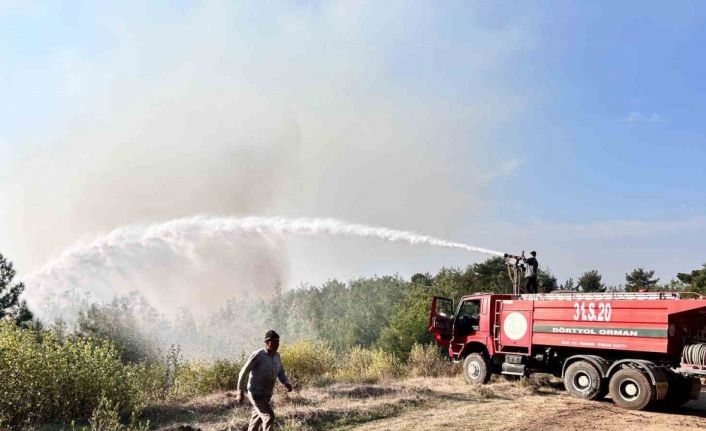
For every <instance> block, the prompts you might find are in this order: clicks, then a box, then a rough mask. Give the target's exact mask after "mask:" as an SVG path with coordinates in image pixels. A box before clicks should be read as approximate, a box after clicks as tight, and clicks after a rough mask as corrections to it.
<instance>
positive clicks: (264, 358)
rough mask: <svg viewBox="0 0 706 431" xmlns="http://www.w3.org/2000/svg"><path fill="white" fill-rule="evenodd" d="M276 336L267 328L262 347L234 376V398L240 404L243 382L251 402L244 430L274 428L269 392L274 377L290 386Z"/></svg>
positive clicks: (288, 390)
mask: <svg viewBox="0 0 706 431" xmlns="http://www.w3.org/2000/svg"><path fill="white" fill-rule="evenodd" d="M277 349H279V335H278V334H277V333H276V332H275V331H273V330H269V331H267V333H266V334H265V348H264V349H259V350H255V351H254V352H252V354H251V355H250V357H249V358H248V360H247V361H246V362H245V364H244V365H243V368H241V370H240V375H239V376H238V395H237V396H236V398H235V401H236V402H237V403H238V404H242V403H243V396H244V393H245V392H246V386H245V382H246V381H247V397H248V399H249V400H250V403H251V404H252V414H251V415H250V425H248V431H255V430H258V429H260V426H262V430H263V431H272V430H274V429H275V412H274V411H273V410H272V404H271V403H270V400H271V399H272V391H273V390H274V388H275V379H279V381H280V382H281V383H282V384H283V385H284V387H285V388H287V392H291V391H292V389H293V387H292V384H291V383H290V382H289V379H288V378H287V375H286V374H285V373H284V366H282V358H280V356H279V353H277Z"/></svg>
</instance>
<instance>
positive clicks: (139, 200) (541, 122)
mask: <svg viewBox="0 0 706 431" xmlns="http://www.w3.org/2000/svg"><path fill="white" fill-rule="evenodd" d="M99 3H100V4H99ZM705 21H706V5H704V3H703V2H670V3H669V4H667V3H656V2H654V3H653V2H644V1H639V2H637V1H636V2H613V3H607V2H596V3H593V4H587V3H586V2H507V3H504V2H483V3H475V2H469V1H463V2H451V1H445V2H426V1H424V2H413V1H408V2H391V1H385V2H356V1H344V2H309V1H297V2H289V3H286V2H252V3H251V4H250V5H247V4H242V3H237V2H222V3H221V2H203V3H192V2H187V1H177V2H134V3H132V2H116V3H114V4H109V3H107V2H89V3H87V4H82V3H69V2H56V3H54V2H47V3H33V2H29V1H21V2H19V1H18V2H13V1H9V2H8V1H2V0H0V97H1V98H2V103H0V192H1V193H2V197H3V199H2V200H0V251H1V252H2V253H3V254H5V255H6V256H8V257H9V258H10V259H12V260H13V261H15V263H16V265H17V267H18V269H19V272H20V273H21V274H27V273H30V272H32V271H33V270H35V269H37V268H38V267H39V266H41V265H42V264H44V263H45V262H46V261H48V260H50V259H52V258H55V257H57V256H58V255H59V254H60V253H61V252H62V250H64V249H65V248H66V247H67V246H70V245H71V244H74V243H75V242H76V241H79V240H83V241H85V240H90V239H92V238H94V237H96V236H98V235H99V234H101V233H104V232H107V231H109V230H111V229H114V228H118V227H120V226H124V225H129V224H132V223H138V222H159V221H163V220H168V219H171V218H175V217H185V216H192V215H197V214H212V215H233V216H247V215H279V216H285V217H300V216H306V217H335V218H340V219H343V220H347V221H351V222H357V223H365V224H371V225H381V226H386V227H391V228H399V229H407V230H413V231H416V232H420V233H424V234H429V235H435V236H439V237H442V238H444V239H449V240H452V241H458V242H466V243H469V244H472V245H478V246H482V247H487V248H491V249H500V250H507V251H512V252H519V251H521V250H522V249H525V250H530V249H536V250H537V251H538V252H539V256H538V257H539V260H540V263H541V264H542V265H543V266H548V267H550V268H551V270H552V271H553V272H554V273H555V274H556V275H557V276H558V277H559V279H560V281H563V280H564V279H566V278H567V277H569V276H573V277H576V276H577V275H579V274H580V273H582V272H584V271H586V270H590V269H594V268H595V269H598V270H599V271H600V272H602V273H603V274H604V275H605V279H606V281H608V282H609V283H612V284H617V283H621V282H623V281H624V274H625V272H628V271H630V270H631V269H633V268H635V267H637V266H643V267H646V268H648V269H655V270H657V275H658V276H659V277H661V278H662V279H664V280H668V279H670V278H672V277H673V276H674V274H675V273H676V272H680V271H690V270H691V269H694V268H697V267H699V266H700V265H701V264H702V263H703V262H704V261H706V253H704V250H705V248H704V245H705V244H706V188H705V187H704V181H703V179H704V174H703V171H704V166H705V162H706V143H705V141H704V136H706V80H705V79H704V76H706V70H705V69H706V67H705V65H706V63H705V62H704V55H703V53H704V50H705V49H706V25H705V24H706V22H705ZM286 247H287V253H288V256H289V257H288V262H289V265H290V269H289V271H288V273H289V274H290V275H291V280H289V282H288V283H289V284H290V285H293V284H297V283H299V282H302V281H303V282H314V283H318V282H321V281H322V280H326V279H328V278H333V277H338V278H344V279H345V278H349V277H354V276H359V275H372V274H390V273H396V272H397V273H400V274H401V275H404V276H409V275H411V274H412V273H414V272H419V271H429V272H435V271H437V270H438V269H439V268H440V267H442V266H464V265H466V264H468V263H472V262H475V261H479V260H482V259H485V256H483V255H475V254H469V253H466V252H462V251H449V250H436V249H430V248H426V247H420V248H412V247H409V246H403V245H388V244H381V243H380V242H378V241H373V240H362V239H355V240H350V239H345V240H343V239H321V240H316V239H310V238H309V239H297V240H289V241H287V242H286ZM241 253H242V251H241ZM235 255H238V254H237V253H236V254H235ZM235 255H233V254H229V255H228V256H235ZM285 260H286V259H285ZM219 261H220V260H219ZM235 266H237V265H235ZM219 277H226V276H225V275H223V274H221V275H219Z"/></svg>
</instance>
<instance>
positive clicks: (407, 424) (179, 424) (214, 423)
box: [147, 376, 706, 431]
mask: <svg viewBox="0 0 706 431" xmlns="http://www.w3.org/2000/svg"><path fill="white" fill-rule="evenodd" d="M275 411H276V413H277V415H278V417H279V419H278V422H279V424H280V425H281V427H282V428H284V429H287V430H324V429H334V430H438V429H444V428H445V427H454V428H456V429H473V430H597V431H610V430H616V431H632V430H639V431H645V430H665V431H666V430H670V431H671V430H702V429H706V393H702V396H701V399H700V400H698V401H691V402H689V403H687V404H686V405H685V406H683V407H680V408H678V409H675V410H672V411H669V412H667V411H657V410H650V411H640V412H637V411H629V410H623V409H620V408H617V407H615V406H614V405H613V404H612V402H610V400H605V401H600V402H591V401H582V400H578V399H575V398H572V397H569V396H568V395H566V393H564V391H563V390H562V388H561V384H560V382H558V381H557V380H556V379H550V378H548V377H546V376H539V377H538V378H533V379H531V380H525V381H506V380H504V379H503V378H498V379H494V381H493V382H492V383H491V384H490V385H485V386H469V385H467V384H466V383H465V382H464V381H463V379H462V378H461V377H456V378H438V379H432V378H429V379H411V380H405V381H401V382H391V383H389V384H385V385H343V384H337V385H333V386H329V387H325V388H313V389H306V390H303V391H301V392H299V393H293V394H289V395H287V394H277V395H276V396H275ZM147 415H148V417H150V418H151V419H152V421H153V422H152V423H153V424H155V425H157V424H159V425H160V427H159V429H161V430H163V431H168V430H169V431H174V430H182V431H187V430H197V429H198V430H204V431H206V430H212V431H226V430H241V429H244V428H245V426H246V424H247V417H248V415H249V407H248V406H234V403H233V396H232V394H228V393H220V394H213V395H211V396H209V397H204V398H201V399H198V400H195V401H193V402H191V403H188V404H183V405H171V406H159V407H156V408H154V409H153V410H151V411H148V412H147ZM459 427H461V428H459Z"/></svg>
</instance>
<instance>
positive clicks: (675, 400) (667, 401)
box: [659, 371, 693, 407]
mask: <svg viewBox="0 0 706 431" xmlns="http://www.w3.org/2000/svg"><path fill="white" fill-rule="evenodd" d="M692 385H693V381H692V379H690V378H688V377H684V376H682V375H681V374H677V373H674V372H671V371H670V372H669V389H667V396H666V397H665V398H664V399H663V400H661V401H659V403H660V405H661V406H664V407H679V406H680V405H682V404H686V403H687V402H689V400H690V399H691V387H692Z"/></svg>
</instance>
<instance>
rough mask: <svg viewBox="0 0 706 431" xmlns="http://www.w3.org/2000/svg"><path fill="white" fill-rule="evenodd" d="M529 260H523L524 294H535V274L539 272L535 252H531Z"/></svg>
mask: <svg viewBox="0 0 706 431" xmlns="http://www.w3.org/2000/svg"><path fill="white" fill-rule="evenodd" d="M530 255H531V256H532V257H530V258H524V257H523V259H522V260H523V261H524V262H525V292H526V293H537V273H538V272H539V262H537V252H536V251H534V250H533V251H531V252H530ZM523 256H524V254H523Z"/></svg>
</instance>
